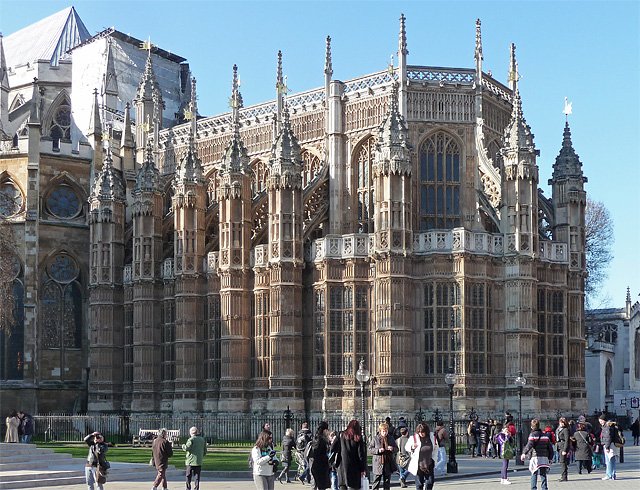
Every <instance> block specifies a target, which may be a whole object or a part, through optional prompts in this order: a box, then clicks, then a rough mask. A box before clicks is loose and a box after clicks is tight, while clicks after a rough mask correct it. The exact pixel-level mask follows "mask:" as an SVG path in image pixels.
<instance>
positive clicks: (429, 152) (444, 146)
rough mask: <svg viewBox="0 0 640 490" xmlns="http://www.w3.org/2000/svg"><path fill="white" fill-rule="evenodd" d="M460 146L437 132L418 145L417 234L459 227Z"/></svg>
mask: <svg viewBox="0 0 640 490" xmlns="http://www.w3.org/2000/svg"><path fill="white" fill-rule="evenodd" d="M460 158H461V152H460V146H459V145H458V143H456V141H455V140H454V139H453V138H452V137H451V136H449V135H448V134H447V133H445V132H443V131H440V132H438V133H435V134H434V135H432V136H431V137H429V138H428V139H427V140H426V141H425V142H424V143H422V145H421V146H420V151H419V160H420V189H419V193H420V215H419V220H418V227H419V229H420V231H425V230H432V229H451V228H455V227H457V226H460V216H461V210H460V173H461V169H460Z"/></svg>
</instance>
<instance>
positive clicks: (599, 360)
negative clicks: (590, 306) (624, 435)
mask: <svg viewBox="0 0 640 490" xmlns="http://www.w3.org/2000/svg"><path fill="white" fill-rule="evenodd" d="M586 327H587V353H586V361H585V369H586V380H587V401H588V404H589V412H600V411H603V410H607V411H609V412H615V413H616V414H618V415H627V416H629V417H630V418H631V420H635V418H636V417H640V303H638V302H637V301H636V302H635V303H634V304H632V302H631V292H630V291H629V288H627V298H626V302H625V306H624V307H623V308H605V309H594V310H588V311H587V312H586Z"/></svg>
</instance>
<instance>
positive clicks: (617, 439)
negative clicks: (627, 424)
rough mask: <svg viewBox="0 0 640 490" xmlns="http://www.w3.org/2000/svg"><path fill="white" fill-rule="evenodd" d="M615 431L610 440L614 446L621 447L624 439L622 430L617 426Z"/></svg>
mask: <svg viewBox="0 0 640 490" xmlns="http://www.w3.org/2000/svg"><path fill="white" fill-rule="evenodd" d="M615 432H616V433H615V435H614V436H613V437H612V438H611V440H612V441H613V445H614V446H615V447H623V446H624V443H625V442H626V441H625V439H624V436H623V435H622V432H621V431H620V429H617V428H616V431H615Z"/></svg>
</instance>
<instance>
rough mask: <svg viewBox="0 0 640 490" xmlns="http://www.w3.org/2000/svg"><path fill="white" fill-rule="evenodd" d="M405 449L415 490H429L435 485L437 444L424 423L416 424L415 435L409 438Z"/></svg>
mask: <svg viewBox="0 0 640 490" xmlns="http://www.w3.org/2000/svg"><path fill="white" fill-rule="evenodd" d="M405 449H406V450H407V451H409V452H410V453H411V461H410V462H409V473H411V474H412V475H415V477H416V490H422V488H423V487H426V489H427V490H431V489H432V488H433V485H434V484H435V474H434V469H435V466H436V462H435V459H434V455H436V454H437V451H438V443H437V442H436V438H435V437H434V435H433V434H432V433H431V430H430V429H429V426H428V425H427V423H426V422H422V423H421V424H418V427H416V433H415V434H414V435H413V437H411V438H409V440H408V441H407V444H406V446H405Z"/></svg>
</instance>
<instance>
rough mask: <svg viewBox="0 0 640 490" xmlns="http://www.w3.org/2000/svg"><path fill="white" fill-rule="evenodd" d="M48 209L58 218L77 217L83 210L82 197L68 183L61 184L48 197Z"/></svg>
mask: <svg viewBox="0 0 640 490" xmlns="http://www.w3.org/2000/svg"><path fill="white" fill-rule="evenodd" d="M47 209H48V211H49V212H50V213H51V214H53V215H54V216H57V217H58V218H63V219H69V218H75V217H76V216H77V215H78V213H79V212H80V210H81V206H80V198H78V195H77V194H76V193H75V191H74V190H73V189H72V188H71V187H70V186H68V185H59V186H58V187H56V188H55V189H54V190H53V191H52V192H51V193H50V194H49V196H48V197H47Z"/></svg>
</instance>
